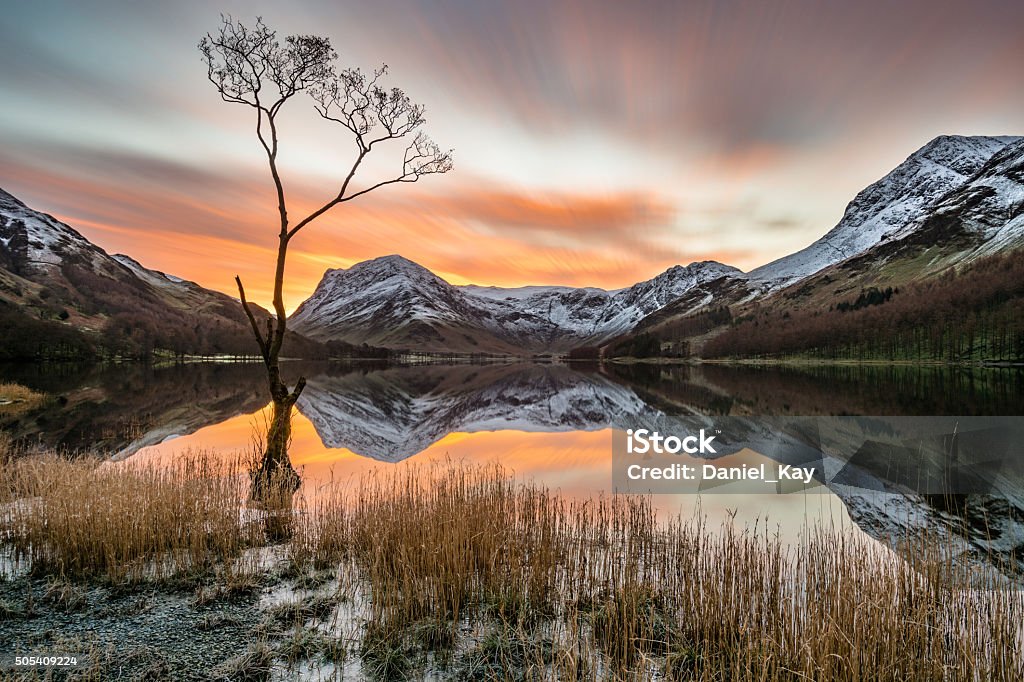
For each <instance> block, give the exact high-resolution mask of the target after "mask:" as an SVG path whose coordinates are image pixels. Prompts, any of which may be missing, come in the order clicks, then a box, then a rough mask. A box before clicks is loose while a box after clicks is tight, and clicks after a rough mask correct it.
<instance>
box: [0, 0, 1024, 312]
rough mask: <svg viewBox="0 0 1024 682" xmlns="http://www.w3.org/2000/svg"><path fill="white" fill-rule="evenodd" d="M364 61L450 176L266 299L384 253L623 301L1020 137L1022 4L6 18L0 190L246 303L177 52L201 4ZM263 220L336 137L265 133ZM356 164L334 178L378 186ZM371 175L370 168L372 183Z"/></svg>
mask: <svg viewBox="0 0 1024 682" xmlns="http://www.w3.org/2000/svg"><path fill="white" fill-rule="evenodd" d="M220 11H223V12H225V13H231V14H234V15H235V16H237V17H239V18H244V19H246V20H249V19H250V17H252V16H254V15H257V14H258V15H262V16H263V18H264V20H265V21H266V23H267V24H268V25H269V26H271V27H274V28H277V29H279V30H280V31H281V33H282V34H288V33H296V32H306V33H308V32H316V33H321V34H324V35H327V36H329V37H330V38H331V39H332V40H333V43H334V45H335V46H336V47H337V49H338V51H339V53H340V54H341V63H342V64H343V65H357V66H360V67H363V68H372V67H373V66H374V65H376V64H379V63H380V62H382V61H387V62H388V64H389V66H390V67H391V76H390V80H389V83H388V84H389V85H392V84H393V85H399V86H401V87H404V88H405V89H407V90H408V92H409V94H410V95H411V96H412V97H413V98H414V99H415V100H416V101H418V102H421V103H423V104H425V105H426V107H427V114H428V115H427V118H428V123H427V125H426V127H425V129H426V131H427V132H429V133H430V134H431V136H432V137H433V138H434V139H435V140H437V142H438V143H439V144H440V145H441V146H442V147H444V148H454V150H455V163H456V167H455V171H454V172H453V173H450V174H448V175H445V176H434V177H427V178H425V179H423V180H422V181H421V182H420V183H417V184H416V185H411V186H410V185H403V186H398V187H390V188H385V189H384V190H382V191H380V192H379V193H375V194H372V195H368V196H367V197H364V199H362V200H359V201H357V202H353V203H351V204H347V205H345V206H342V207H340V208H339V209H338V210H337V211H335V212H334V213H332V214H329V215H328V216H327V217H325V219H324V220H322V221H321V222H318V223H316V224H314V225H312V226H310V228H309V230H308V231H307V232H306V233H304V234H301V235H300V236H299V237H298V238H297V240H296V241H295V242H294V243H293V251H292V258H291V260H290V262H289V273H288V285H287V290H286V303H287V307H288V308H289V309H294V308H295V307H297V306H298V304H299V303H300V302H301V301H302V300H303V299H305V298H306V297H307V296H308V295H309V294H310V293H311V292H312V290H313V288H314V287H315V286H316V283H317V282H318V281H319V279H320V277H321V276H322V274H323V272H324V270H326V269H327V268H329V267H347V266H348V265H351V264H352V263H355V262H358V261H361V260H365V259H368V258H373V257H377V256H381V255H386V254H390V253H400V254H402V255H404V256H406V257H408V258H410V259H412V260H414V261H417V262H419V263H420V264H422V265H424V266H426V267H428V268H430V269H431V270H433V271H435V272H437V273H438V274H440V275H441V276H443V277H445V278H446V279H448V280H449V281H451V282H453V283H470V282H472V283H477V284H491V285H503V286H517V285H524V284H566V285H591V286H602V287H606V288H618V287H623V286H627V285H629V284H632V283H635V282H637V281H640V280H643V279H647V278H650V277H652V276H654V275H656V274H658V273H659V272H661V271H663V270H664V269H666V268H667V267H669V266H671V265H675V264H686V263H689V262H692V261H697V260H706V259H713V260H719V261H723V262H726V263H729V264H731V265H735V266H737V267H740V268H742V269H749V268H752V267H756V266H758V265H761V264H764V263H766V262H768V261H770V260H773V259H774V258H777V257H780V256H782V255H785V254H787V253H790V252H792V251H794V250H796V249H799V248H801V247H803V246H805V245H806V244H808V243H810V242H811V241H813V240H814V239H816V238H818V237H820V236H821V235H822V234H824V233H825V232H826V231H827V230H828V229H829V228H831V227H832V225H834V224H835V223H836V222H837V221H838V219H839V218H840V217H841V215H842V211H843V208H844V207H845V204H846V202H847V201H849V200H850V199H851V198H852V197H853V195H854V194H855V193H856V192H858V191H859V190H861V189H863V188H864V187H865V186H866V185H867V184H869V183H871V182H873V181H875V180H877V179H878V178H879V177H881V176H882V175H884V174H885V173H886V172H888V170H890V169H891V168H892V167H894V166H895V165H896V164H898V163H899V162H900V161H901V160H903V159H904V158H905V157H906V156H907V155H909V154H910V153H911V152H913V151H914V150H915V149H917V148H918V147H920V146H922V145H923V144H925V143H926V142H927V141H928V140H929V139H931V138H932V137H934V136H936V135H939V134H947V133H953V134H1020V133H1022V132H1024V118H1022V116H1021V113H1020V112H1021V111H1024V89H1021V88H1012V87H1008V86H1007V84H1008V83H1013V82H1016V81H1017V80H1019V73H1018V71H1019V65H1020V64H1021V63H1024V41H1021V40H1020V31H1019V28H1020V26H1021V25H1022V22H1024V5H1022V4H1021V3H1018V2H1001V1H999V0H984V1H983V2H981V3H974V2H966V1H965V2H956V1H947V0H937V1H935V2H931V1H929V2H925V0H918V1H916V2H906V3H898V4H897V5H893V4H892V3H884V2H881V1H878V2H874V1H869V2H864V3H831V4H827V5H822V4H820V3H815V2H810V1H809V0H806V1H805V0H798V1H797V2H787V3H760V4H754V5H746V6H739V5H738V6H732V5H724V4H722V3H718V2H713V1H712V0H698V1H697V2H692V3H640V4H629V5H626V4H621V3H607V4H603V5H602V4H598V3H588V4H586V5H584V4H582V3H579V2H573V1H566V2H557V3H550V2H532V1H529V0H524V2H521V3H500V4H494V3H462V2H448V1H447V0H443V1H440V2H430V3H418V2H392V1H391V0H381V1H379V2H363V1H361V0H355V1H353V2H346V3H332V2H327V1H326V0H304V1H302V2H295V3H289V4H288V6H287V7H284V6H282V5H280V3H274V2H270V1H269V0H256V2H244V3H243V2H241V0H224V2H223V3H222V5H219V6H218V7H217V8H216V9H211V8H210V6H209V5H208V3H205V2H201V1H200V0H183V1H182V2H180V3H173V4H171V3H167V4H160V3H123V2H116V1H115V0H97V2H94V3H88V5H86V4H85V3H71V2H59V1H50V0H47V1H43V2H38V3H18V4H16V5H15V6H12V7H11V8H8V11H6V12H5V17H4V22H3V24H2V25H0V60H2V63H3V64H4V69H3V70H0V91H2V92H3V93H4V105H3V107H2V108H0V139H3V140H4V145H3V146H2V147H0V187H3V188H4V189H6V190H8V191H10V192H12V193H13V194H15V195H16V196H18V197H19V198H21V199H22V200H24V201H26V202H27V203H28V204H29V205H31V206H33V207H35V208H38V209H40V210H43V211H46V212H49V213H52V214H54V215H57V216H58V217H61V218H62V219H64V220H66V221H67V222H69V223H70V224H71V225H72V226H74V227H76V228H78V229H79V230H80V231H81V232H82V233H83V234H85V235H86V236H87V237H88V238H89V239H91V240H93V241H95V242H96V243H97V244H99V245H100V246H102V247H103V248H105V249H106V250H108V251H110V252H124V253H128V254H129V255H131V256H133V257H135V258H136V259H138V260H139V261H141V262H142V263H143V264H144V265H147V266H149V267H152V268H156V269H159V270H163V271H165V272H168V273H171V274H174V275H177V276H180V277H185V278H188V279H192V280H195V281H197V282H199V283H200V284H202V285H204V286H207V287H210V288H214V289H219V290H221V291H225V292H228V293H233V276H234V275H235V274H239V275H241V276H242V278H243V280H244V281H245V282H246V285H247V290H248V291H249V292H250V295H251V297H252V298H253V299H254V300H255V301H257V302H259V303H262V304H264V305H266V304H267V303H268V302H269V298H270V296H269V282H270V276H271V272H272V267H273V255H274V254H273V248H274V246H275V230H276V226H275V205H274V198H273V193H272V186H271V184H270V179H269V175H268V173H267V169H266V166H265V160H264V159H263V158H262V157H261V150H260V148H259V146H258V143H257V141H256V140H255V137H254V135H253V131H252V129H253V121H252V120H251V118H252V117H251V115H250V112H248V111H246V110H245V108H244V107H238V106H234V105H228V104H225V103H223V102H221V101H220V100H219V98H218V97H217V95H216V93H215V92H214V90H213V88H212V86H210V84H209V83H208V82H207V81H206V78H205V75H206V74H205V70H204V66H203V64H202V63H201V61H200V59H199V55H198V52H197V51H196V48H195V45H196V42H197V41H198V39H199V38H200V36H202V35H203V34H204V33H205V32H206V31H210V30H214V29H215V28H216V26H217V23H218V12H220ZM280 124H281V130H282V152H281V154H282V156H281V163H282V167H283V171H284V177H285V182H286V188H287V191H288V196H289V200H290V203H291V210H290V212H291V215H292V216H299V215H301V214H302V213H303V210H309V209H310V208H312V207H315V206H318V205H319V204H320V203H322V202H323V201H324V200H325V199H326V198H328V197H330V196H332V195H333V194H334V193H335V192H336V191H337V187H338V183H339V167H344V166H345V162H346V161H348V160H349V159H350V156H349V152H350V150H351V148H352V147H351V141H349V140H346V139H345V138H344V136H343V135H340V134H339V131H338V129H337V128H332V127H331V126H330V124H328V123H326V122H325V121H323V120H321V119H320V118H319V117H318V116H316V114H315V113H313V111H312V109H311V107H310V105H309V102H308V101H306V100H299V99H297V100H295V101H293V102H292V103H290V104H289V109H288V110H287V111H286V112H285V113H284V114H282V118H281V121H280ZM394 161H395V159H394V157H389V156H388V154H387V152H385V153H384V155H383V159H382V160H381V161H380V162H379V163H376V164H371V166H370V167H369V168H368V169H367V173H366V175H365V176H361V177H359V178H357V181H358V182H359V183H361V186H366V184H369V183H371V182H373V181H374V180H375V179H379V177H380V175H379V174H381V173H384V174H387V173H389V172H391V170H392V169H393V164H394ZM389 163H391V164H392V165H391V166H389V165H388V164H389Z"/></svg>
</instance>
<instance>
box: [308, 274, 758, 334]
mask: <svg viewBox="0 0 1024 682" xmlns="http://www.w3.org/2000/svg"><path fill="white" fill-rule="evenodd" d="M730 276H731V277H736V276H742V273H741V272H740V271H739V270H737V269H736V268H732V267H729V266H727V265H722V264H721V263H716V262H713V261H705V262H701V263H692V264H691V265H688V266H686V267H682V266H675V267H672V268H670V269H668V270H666V271H665V272H663V273H662V274H660V275H658V276H657V277H655V278H653V279H650V280H647V281H645V282H640V283H639V284H635V285H633V286H631V287H629V288H627V289H619V290H615V291H606V290H604V289H597V288H580V289H575V288H571V287H541V286H534V287H521V288H513V289H503V288H500V287H479V286H453V285H451V284H448V283H447V282H445V281H444V280H443V279H441V278H440V277H438V276H437V275H435V274H433V273H432V272H430V271H429V270H427V269H426V268H424V267H422V266H420V265H417V264H416V263H413V262H412V261H410V260H408V259H406V258H403V257H401V256H397V255H392V256H383V257H381V258H376V259H374V260H370V261H365V262H362V263H357V264H356V265H353V266H352V267H351V268H348V269H339V270H328V271H327V272H326V273H325V274H324V277H323V279H322V280H321V281H320V284H319V285H317V288H316V291H314V293H313V295H312V296H311V297H310V298H309V299H308V300H306V301H305V302H304V303H303V304H302V305H301V306H300V307H299V309H298V310H296V312H295V314H294V316H293V317H292V327H293V328H294V329H295V330H297V331H299V332H300V333H302V334H304V335H306V336H309V337H310V338H313V339H322V340H326V339H338V340H343V341H347V342H350V343H368V344H371V345H378V346H385V347H392V348H412V349H420V350H456V351H499V352H500V351H505V352H521V351H524V350H526V351H534V352H541V351H562V350H567V349H569V348H572V347H574V346H578V345H581V344H584V343H599V342H601V341H605V340H607V339H609V338H611V337H613V336H615V335H617V334H620V333H622V332H625V331H628V330H630V329H632V328H633V327H634V326H635V325H636V324H637V322H639V321H640V320H641V319H643V318H644V317H645V316H647V315H649V314H650V313H652V312H654V311H655V310H658V309H659V308H661V307H662V306H664V305H666V304H667V303H669V302H670V301H673V300H675V299H677V298H679V297H680V296H682V295H683V294H685V293H686V292H687V291H689V290H690V289H692V288H693V287H694V286H697V285H698V284H702V283H705V282H710V281H712V280H715V279H720V278H722V277H730Z"/></svg>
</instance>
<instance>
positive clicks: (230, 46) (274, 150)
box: [199, 17, 452, 497]
mask: <svg viewBox="0 0 1024 682" xmlns="http://www.w3.org/2000/svg"><path fill="white" fill-rule="evenodd" d="M221 19H222V21H221V26H220V28H219V30H218V31H217V32H216V33H208V34H207V35H206V36H205V37H204V38H203V39H202V40H201V41H200V42H199V51H200V53H201V54H202V57H203V61H204V62H205V63H206V65H207V75H208V77H209V80H210V82H211V83H213V85H214V87H216V88H217V92H218V93H220V96H221V99H223V100H224V101H225V102H230V103H232V104H241V105H245V106H247V107H249V108H251V109H252V112H253V114H254V115H255V116H254V117H255V124H256V126H255V128H256V137H257V139H258V140H259V142H260V145H261V146H262V148H263V151H264V152H265V153H266V157H267V163H268V165H269V167H270V176H271V178H272V179H273V182H274V190H275V192H276V194H277V208H278V217H279V225H278V233H277V236H278V242H277V243H278V246H277V266H276V268H275V270H274V301H273V303H274V315H273V316H272V317H268V318H267V321H266V329H261V328H260V324H259V323H258V322H257V319H256V316H255V315H254V314H253V310H252V307H251V306H250V304H249V303H248V301H247V300H246V297H245V288H244V287H243V286H242V280H241V278H240V277H238V276H236V277H235V283H236V284H237V285H238V295H239V298H240V299H241V302H242V308H243V309H244V310H245V314H246V316H247V317H248V319H249V324H250V325H251V326H252V332H253V334H254V335H255V336H256V341H257V343H258V344H259V349H260V354H261V355H262V356H263V362H264V364H265V365H266V368H267V378H268V382H269V387H270V396H271V398H272V400H273V414H272V416H271V420H270V424H269V426H268V428H267V436H266V439H265V449H264V453H263V458H262V461H261V462H260V464H259V466H258V467H257V469H256V470H255V471H254V472H253V491H254V496H256V497H259V496H260V495H261V494H263V493H265V492H266V487H267V483H268V482H269V481H270V480H271V478H272V477H283V478H285V479H288V480H289V481H290V483H291V485H292V486H293V488H294V487H296V486H297V485H298V474H296V472H295V470H294V468H293V467H292V466H291V462H290V461H289V459H288V444H289V441H290V439H291V412H292V407H293V406H294V405H295V401H296V400H297V399H298V397H299V395H300V394H301V393H302V389H303V388H304V387H305V384H306V380H305V378H301V377H300V378H299V379H298V380H297V381H296V383H295V385H294V386H292V387H289V386H288V384H287V383H285V381H284V379H283V378H282V377H281V369H280V364H279V358H280V356H281V347H282V345H283V344H284V339H285V331H286V330H287V324H288V315H287V313H286V312H285V307H284V298H283V293H282V292H283V287H284V276H285V264H286V262H287V254H288V245H289V244H290V243H291V240H292V239H294V238H295V236H296V235H297V234H298V233H299V232H300V231H301V230H302V229H303V228H305V227H306V226H307V225H309V224H310V223H312V222H313V221H315V220H316V219H317V218H319V217H320V216H322V215H323V214H325V213H327V212H328V211H330V210H331V209H333V208H334V207H336V206H338V205H340V204H343V203H345V202H348V201H352V200H353V199H356V198H357V197H360V196H363V195H364V194H367V193H369V192H372V191H374V190H376V189H379V188H381V187H384V186H386V185H392V184H396V183H406V182H416V181H417V180H419V179H420V178H421V177H423V176H425V175H433V174H436V173H447V172H448V171H450V170H451V169H452V157H451V152H450V151H442V150H441V149H440V148H438V146H437V145H436V144H434V143H433V142H432V141H431V140H430V138H428V137H427V136H426V135H424V134H423V133H422V132H420V131H419V128H420V127H421V126H422V125H423V124H424V123H425V122H426V119H425V118H424V107H423V106H422V105H419V104H415V103H413V102H412V101H411V100H410V99H409V97H408V96H407V95H406V94H405V92H403V91H402V90H400V89H398V88H390V89H386V88H384V87H383V85H381V84H380V81H381V79H382V78H383V77H384V76H385V75H386V74H387V67H386V66H382V67H381V68H379V69H377V70H375V71H374V72H373V74H372V75H371V76H367V75H366V74H364V73H363V72H362V71H360V70H359V69H354V68H349V69H344V70H342V71H341V72H340V73H339V72H338V70H337V69H336V67H335V62H336V61H337V59H338V55H337V53H336V52H335V51H334V49H333V48H332V47H331V42H330V40H329V39H327V38H323V37H320V36H312V35H293V36H288V37H287V38H285V39H284V41H283V42H281V41H279V40H278V38H277V33H276V32H275V31H272V30H271V29H269V28H267V26H266V25H265V24H264V23H263V20H262V19H257V20H256V23H255V25H254V26H252V27H249V26H245V25H243V24H242V23H241V22H239V21H236V20H234V19H232V18H231V17H222V18H221ZM302 92H306V93H307V94H308V95H310V96H311V97H312V100H313V107H314V109H315V111H316V112H317V113H319V115H320V117H321V118H322V119H323V120H325V121H328V122H332V123H335V124H339V125H341V126H342V127H344V128H345V129H346V130H347V131H348V132H349V133H350V134H351V138H352V139H353V141H354V144H355V150H354V155H353V156H351V157H350V160H349V161H347V162H346V163H345V164H344V165H343V166H342V168H343V169H345V170H344V171H343V174H341V176H340V177H339V180H338V183H339V184H338V189H337V192H336V193H334V194H332V195H331V196H330V198H329V199H328V200H327V201H326V202H325V203H324V204H323V205H322V206H320V207H319V208H318V209H316V210H315V211H313V212H312V213H309V214H308V215H306V216H304V217H303V218H301V219H300V220H297V221H294V222H293V221H292V220H291V219H290V217H289V215H288V202H287V198H286V194H285V187H284V183H283V181H282V179H281V174H280V172H279V169H278V150H279V129H278V116H279V114H280V113H281V110H282V109H283V108H284V105H285V104H286V103H287V102H288V101H289V100H291V99H292V98H294V97H295V96H296V95H298V94H300V93H302ZM402 138H405V139H406V143H407V144H406V147H405V154H404V156H403V158H402V165H401V168H400V169H398V170H397V171H396V172H395V174H394V175H391V176H389V177H386V178H384V179H378V180H376V181H373V182H370V183H366V184H363V185H362V186H361V187H358V186H356V185H354V184H353V180H354V179H355V178H356V175H357V172H358V171H359V168H360V166H361V165H362V164H363V161H364V160H365V159H366V157H367V156H369V155H370V154H371V153H372V152H373V151H374V150H375V149H378V148H379V147H380V146H383V145H384V144H385V143H388V142H392V141H394V140H400V139H402Z"/></svg>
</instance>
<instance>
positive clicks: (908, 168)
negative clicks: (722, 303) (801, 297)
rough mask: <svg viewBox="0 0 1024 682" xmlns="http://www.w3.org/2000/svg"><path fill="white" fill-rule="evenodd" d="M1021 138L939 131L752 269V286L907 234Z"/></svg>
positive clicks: (785, 279)
mask: <svg viewBox="0 0 1024 682" xmlns="http://www.w3.org/2000/svg"><path fill="white" fill-rule="evenodd" d="M1021 139H1022V138H1019V137H981V136H977V137H964V136H959V135H943V136H941V137H937V138H935V139H934V140H932V141H931V142H929V143H928V144H926V145H925V146H924V147H922V148H921V149H919V150H917V151H916V152H914V153H913V154H911V155H910V156H909V157H908V158H907V160H906V161H904V162H903V163H901V164H900V165H899V166H897V167H896V168H895V169H894V170H893V171H892V172H890V173H889V174H888V175H886V176H885V177H884V178H882V179H881V180H879V181H878V182H876V183H874V184H873V185H870V186H869V187H867V188H866V189H864V190H863V191H861V192H860V193H859V194H858V195H857V196H856V197H855V198H854V199H853V201H851V202H850V204H849V205H848V206H847V207H846V212H845V213H844V215H843V218H842V220H840V221H839V224H837V225H836V226H835V227H834V228H832V230H830V231H829V232H828V233H827V234H826V235H825V236H823V237H822V238H821V239H819V240H817V241H816V242H814V243H813V244H811V245H810V246H808V247H807V248H805V249H802V250H800V251H797V252H796V253H793V254H790V255H788V256H785V257H783V258H780V259H779V260H776V261H774V262H772V263H768V264H767V265H763V266H761V267H759V268H756V269H754V270H751V271H750V273H748V275H747V277H748V280H749V281H750V283H751V286H752V288H755V289H758V290H760V291H762V292H763V291H766V290H772V289H778V288H781V287H784V286H787V285H789V284H792V283H794V282H797V281H799V280H801V279H803V278H804V277H807V276H808V275H812V274H814V273H816V272H818V271H820V270H822V269H823V268H826V267H828V266H830V265H833V264H835V263H838V262H840V261H843V260H845V259H847V258H851V257H853V256H856V255H858V254H860V253H863V252H864V251H866V250H868V249H870V248H871V247H873V246H875V245H876V244H878V243H880V242H883V241H886V240H890V239H897V238H902V237H905V236H907V234H908V231H909V230H910V229H911V228H912V227H913V226H915V225H917V224H919V223H920V222H921V221H922V220H923V219H924V218H925V217H926V216H927V215H928V214H929V213H930V212H932V210H934V208H935V205H936V204H937V203H938V202H940V201H941V200H942V199H943V198H944V197H945V196H946V195H947V194H949V193H950V192H952V191H954V190H956V189H958V188H960V187H962V186H964V185H965V183H968V182H969V181H971V179H972V178H973V177H974V176H975V175H976V174H977V173H978V172H979V171H981V169H982V168H983V167H985V165H986V163H987V162H988V161H989V160H990V159H992V158H993V157H994V156H995V155H996V154H998V153H999V152H1001V151H1002V150H1004V149H1005V148H1007V147H1008V146H1014V144H1015V143H1019V141H1020V140H1021Z"/></svg>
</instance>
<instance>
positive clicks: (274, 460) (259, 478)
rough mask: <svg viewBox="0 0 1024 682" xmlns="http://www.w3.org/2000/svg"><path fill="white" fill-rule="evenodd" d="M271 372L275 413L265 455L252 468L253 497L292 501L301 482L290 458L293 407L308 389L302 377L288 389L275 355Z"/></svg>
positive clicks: (269, 371)
mask: <svg viewBox="0 0 1024 682" xmlns="http://www.w3.org/2000/svg"><path fill="white" fill-rule="evenodd" d="M268 374H269V380H270V394H271V396H272V397H273V403H272V404H273V412H272V414H271V419H270V426H269V428H268V429H267V439H266V443H265V448H264V451H263V457H262V459H261V460H260V462H259V464H258V465H257V466H256V467H255V468H254V469H253V471H252V497H253V499H254V500H259V501H262V502H273V501H275V500H277V499H278V498H279V497H284V496H286V497H287V498H288V500H289V501H290V499H291V495H292V494H293V493H294V492H295V491H296V490H297V489H298V487H299V483H300V479H299V474H298V472H297V471H295V468H294V467H293V466H292V463H291V460H290V459H289V457H288V445H289V443H290V442H291V437H292V408H293V407H294V406H295V401H296V400H298V398H299V395H300V394H301V393H302V389H303V388H305V385H306V381H305V379H303V378H300V379H299V380H298V382H297V383H296V385H295V389H294V390H292V391H289V390H288V386H287V385H286V384H285V383H284V381H282V379H281V372H280V369H279V367H278V365H277V358H273V362H272V364H271V366H270V367H268ZM289 506H290V505H289Z"/></svg>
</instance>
